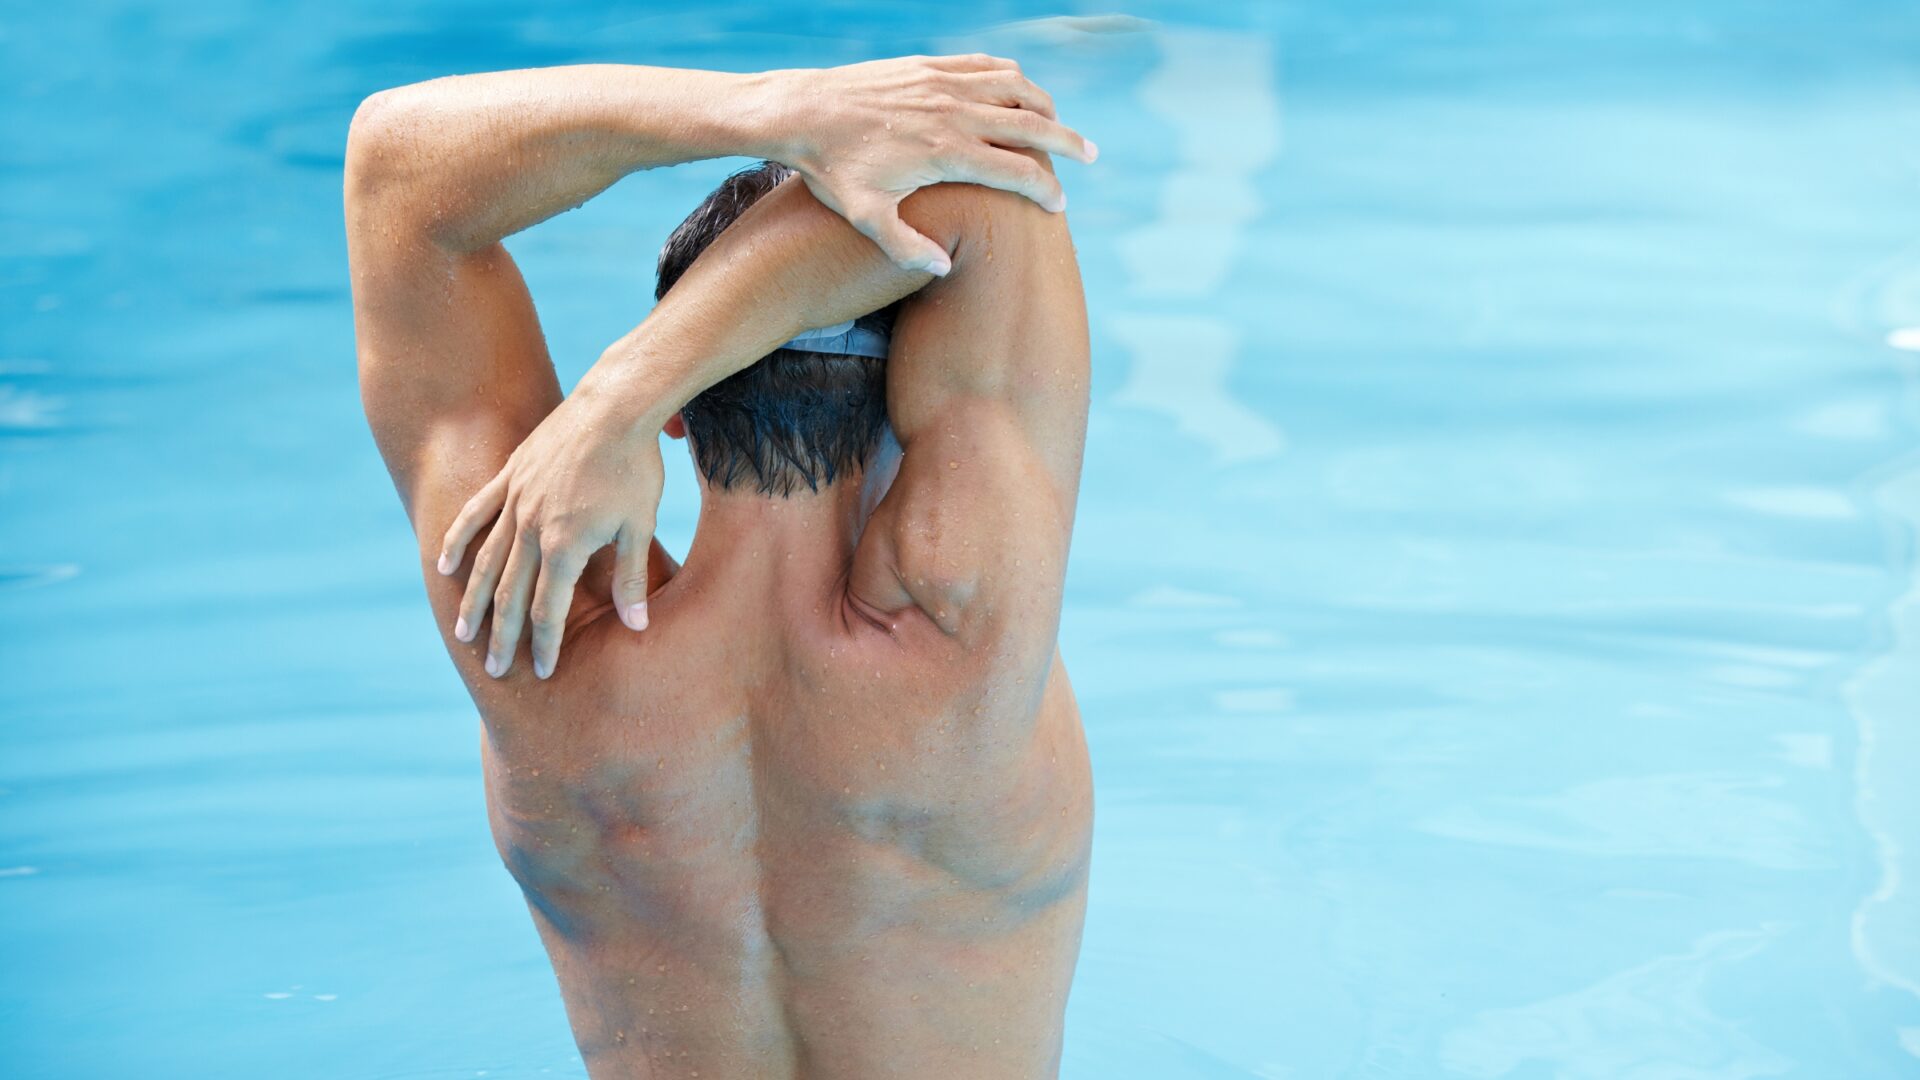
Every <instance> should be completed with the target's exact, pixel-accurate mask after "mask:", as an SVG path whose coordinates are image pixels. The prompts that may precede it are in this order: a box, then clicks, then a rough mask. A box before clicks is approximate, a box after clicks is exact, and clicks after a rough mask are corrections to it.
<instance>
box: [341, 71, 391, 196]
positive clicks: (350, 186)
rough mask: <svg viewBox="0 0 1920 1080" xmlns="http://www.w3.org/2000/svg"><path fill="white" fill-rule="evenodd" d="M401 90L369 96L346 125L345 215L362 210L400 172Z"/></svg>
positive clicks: (389, 187)
mask: <svg viewBox="0 0 1920 1080" xmlns="http://www.w3.org/2000/svg"><path fill="white" fill-rule="evenodd" d="M404 90H405V88H404V87H402V88H400V89H396V90H381V91H379V92H378V93H375V94H371V95H369V96H368V97H367V99H366V100H364V101H362V102H361V103H360V107H359V108H357V109H355V110H354V111H353V122H352V123H350V124H348V125H347V154H346V170H345V172H346V175H345V195H346V201H347V210H348V213H350V214H351V213H353V212H355V210H356V208H358V209H360V210H365V209H366V208H367V207H369V206H371V205H372V204H373V203H374V202H376V201H377V200H378V198H379V197H380V196H381V195H382V194H383V193H386V192H389V191H391V190H392V188H393V187H394V181H395V180H396V179H397V178H398V177H399V176H400V174H401V173H402V172H403V171H404V170H403V165H402V157H401V152H400V150H401V146H402V140H401V136H400V132H401V129H402V128H403V126H404V124H405V120H404V118H403V117H404V114H405V111H406V106H405V103H404V101H403V100H402V99H401V98H402V94H403V92H404Z"/></svg>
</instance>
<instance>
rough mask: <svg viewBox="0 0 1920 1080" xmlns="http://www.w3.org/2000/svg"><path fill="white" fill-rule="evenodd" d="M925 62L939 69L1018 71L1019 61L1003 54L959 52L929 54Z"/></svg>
mask: <svg viewBox="0 0 1920 1080" xmlns="http://www.w3.org/2000/svg"><path fill="white" fill-rule="evenodd" d="M927 63H929V64H932V65H933V66H934V67H937V68H939V69H940V70H941V71H961V72H965V71H1019V70H1020V63H1019V61H1017V60H1009V59H1007V58H1006V57H1004V56H988V55H987V54H986V53H961V54H959V55H956V56H930V57H928V58H927Z"/></svg>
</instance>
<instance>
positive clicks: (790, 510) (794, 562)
mask: <svg viewBox="0 0 1920 1080" xmlns="http://www.w3.org/2000/svg"><path fill="white" fill-rule="evenodd" d="M861 495H862V476H861V475H860V474H859V473H857V472H856V473H854V474H852V475H848V476H842V477H840V478H839V479H838V480H837V481H835V482H834V483H831V484H822V485H821V486H820V487H819V489H818V490H817V491H816V490H810V489H808V488H807V487H805V486H804V485H802V486H801V487H799V488H798V489H796V490H795V491H794V492H793V493H792V494H790V495H768V494H763V493H761V492H759V491H757V490H755V489H754V488H752V487H750V486H741V487H736V488H733V489H725V488H721V487H718V486H717V485H714V484H711V483H702V485H701V491H700V520H699V524H698V525H697V526H696V527H695V532H694V538H693V545H692V547H691V548H690V549H689V550H688V552H687V563H688V566H689V568H701V567H706V568H711V569H714V570H719V571H721V572H724V573H725V574H726V575H727V576H728V577H730V578H735V579H739V578H741V577H751V578H755V579H759V578H764V579H765V580H766V581H767V582H768V584H770V585H779V584H781V583H783V582H789V581H793V580H795V579H797V578H805V579H813V578H816V577H821V576H835V575H838V574H840V573H843V572H844V571H845V570H846V567H847V560H848V559H850V558H851V557H852V555H853V548H854V545H855V544H856V543H858V542H859V539H860V529H861V526H862V525H863V524H864V519H865V514H864V512H863V510H864V505H863V500H862V498H861Z"/></svg>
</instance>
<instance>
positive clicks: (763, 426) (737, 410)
mask: <svg viewBox="0 0 1920 1080" xmlns="http://www.w3.org/2000/svg"><path fill="white" fill-rule="evenodd" d="M790 175H792V170H791V169H789V168H787V167H786V166H785V165H781V164H778V163H777V162H771V161H766V162H762V163H760V164H759V165H755V166H752V167H751V168H747V169H743V170H742V171H740V172H737V173H734V174H733V175H732V176H729V177H727V178H726V180H724V181H722V182H721V184H720V186H719V187H717V188H715V189H714V191H713V193H712V194H711V195H708V196H707V198H706V200H705V201H703V202H702V203H701V204H700V205H699V206H698V207H696V208H695V209H694V211H693V213H691V214H689V215H687V219H686V220H685V221H683V222H681V223H680V225H679V227H678V228H676V229H674V230H673V235H671V236H669V237H667V242H666V245H665V246H664V247H663V248H661V250H660V264H659V283H658V284H657V285H656V286H655V289H654V296H655V298H656V299H657V298H659V297H662V296H665V295H666V294H667V290H669V289H671V288H673V285H674V283H675V282H677V281H679V280H680V277H681V275H682V274H684V273H686V271H687V268H688V267H690V266H692V265H693V261H694V260H695V259H696V258H698V257H699V255H700V253H701V252H702V251H705V250H706V249H707V245H708V244H711V243H712V242H713V241H714V239H715V238H716V237H718V236H719V235H720V234H721V233H722V232H724V231H725V230H726V228H727V226H729V225H731V224H733V223H734V221H735V220H737V219H738V218H739V217H740V215H741V214H743V213H745V212H746V210H747V208H748V207H749V206H752V205H753V204H754V203H755V202H756V201H757V200H759V199H760V197H761V196H763V195H765V194H766V193H768V192H769V191H772V190H773V189H774V188H775V187H776V186H778V185H779V183H780V182H781V181H782V180H785V179H786V178H787V177H788V176H790ZM893 311H894V309H893V308H886V309H883V310H881V311H877V312H874V313H873V314H871V315H864V316H862V317H861V318H860V319H858V320H856V322H855V325H856V326H858V327H862V328H866V329H871V330H876V331H878V332H880V333H883V334H884V333H887V332H889V331H890V330H891V329H892V325H893ZM680 415H681V418H682V419H683V420H684V421H685V423H686V426H687V438H688V439H689V440H691V442H692V443H693V457H694V463H695V465H696V466H697V467H698V468H699V469H700V472H701V473H702V474H703V475H704V476H705V477H706V478H707V482H708V483H710V484H713V485H715V486H718V487H720V488H734V487H741V486H749V485H750V486H751V487H752V488H753V489H754V490H757V491H759V492H761V493H762V494H767V495H790V494H792V493H793V492H794V490H795V489H796V488H798V487H799V486H800V485H802V484H804V485H805V486H806V487H807V488H808V489H810V490H814V491H817V490H819V488H820V486H821V485H822V484H831V483H833V481H834V479H835V478H836V477H838V476H840V475H841V474H843V473H846V472H848V471H851V470H854V469H858V468H861V467H863V466H864V465H865V464H866V462H867V459H868V458H869V457H870V456H871V455H872V453H873V450H874V448H875V446H877V445H878V443H879V441H880V436H881V434H882V432H884V431H885V429H886V424H887V385H886V361H884V360H879V359H874V358H871V357H865V356H842V355H838V354H834V353H818V352H807V351H803V350H799V349H784V348H783V349H775V350H774V351H773V352H772V353H769V354H768V355H767V356H765V357H763V358H761V359H760V360H759V361H757V362H755V363H753V364H751V365H749V366H748V367H746V368H744V369H742V370H741V371H738V372H736V373H734V374H733V375H731V376H729V377H727V378H725V379H723V380H721V381H720V382H718V383H715V384H714V385H713V386H712V387H709V388H708V389H707V390H705V391H703V392H702V393H701V394H699V395H698V396H697V397H695V398H694V399H693V400H692V401H689V402H687V404H686V405H685V406H684V407H683V408H682V409H681V410H680Z"/></svg>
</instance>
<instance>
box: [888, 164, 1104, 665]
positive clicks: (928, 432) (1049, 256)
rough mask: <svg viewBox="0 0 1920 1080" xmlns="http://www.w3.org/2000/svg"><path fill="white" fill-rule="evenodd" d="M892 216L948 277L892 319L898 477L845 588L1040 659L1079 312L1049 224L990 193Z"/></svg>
mask: <svg viewBox="0 0 1920 1080" xmlns="http://www.w3.org/2000/svg"><path fill="white" fill-rule="evenodd" d="M902 210H903V216H904V217H905V218H906V219H907V221H908V222H909V223H910V224H912V225H914V226H915V227H916V228H918V229H920V230H922V231H923V232H926V233H928V235H931V236H934V237H935V239H939V240H945V241H946V242H947V243H948V245H949V247H950V249H951V250H952V251H953V253H954V269H953V272H952V273H951V274H949V275H948V276H947V277H945V278H943V279H940V280H939V281H936V282H934V283H933V284H932V285H929V286H928V287H927V288H925V289H923V290H921V291H920V292H919V293H916V294H915V295H914V296H912V297H910V298H909V299H908V300H907V301H906V302H905V303H904V304H903V305H902V308H901V311H900V315H899V318H898V320H897V321H896V324H895V329H894V337H893V345H892V348H891V351H890V356H889V358H888V368H887V409H888V415H889V419H890V421H891V422H892V424H893V426H894V430H895V433H896V435H897V436H898V437H899V439H900V444H901V448H902V451H903V456H902V459H901V463H900V471H899V474H898V476H897V477H896V478H895V480H894V482H893V486H892V487H891V489H890V490H889V491H888V494H887V496H886V498H885V499H884V500H882V502H881V504H880V506H879V507H878V508H876V510H875V511H874V514H873V516H872V518H871V519H870V520H869V522H868V526H867V530H866V532H865V533H864V534H863V536H862V539H861V544H860V549H859V550H858V551H857V552H856V554H855V562H854V572H853V577H852V583H851V584H852V588H853V589H854V590H855V592H856V595H858V596H859V597H860V599H862V600H863V601H865V602H867V603H869V604H871V605H873V606H875V607H878V608H880V609H882V610H900V609H902V608H906V607H914V608H918V609H919V610H921V611H923V612H924V613H925V614H926V615H927V617H928V618H930V619H931V620H932V621H933V622H934V623H935V624H936V625H937V626H939V627H940V629H941V630H943V631H945V632H946V633H947V634H948V635H950V636H952V637H955V638H958V639H960V640H961V642H962V643H963V644H982V643H987V642H992V643H996V644H999V645H1000V646H1002V647H1003V648H1005V649H1007V650H1010V651H1013V652H1017V653H1021V654H1023V655H1025V656H1026V657H1027V658H1029V659H1031V660H1032V661H1033V662H1036V663H1037V662H1042V660H1043V659H1050V658H1051V656H1052V652H1053V644H1054V638H1055V634H1056V631H1057V627H1058V621H1059V613H1060V601H1061V592H1062V588H1063V585H1064V581H1065V574H1066V560H1067V548H1068V541H1069V538H1070V536H1071V533H1072V528H1073V512H1074V503H1075V500H1076V498H1077V495H1078V490H1079V482H1080V461H1081V452H1082V449H1083V447H1084V444H1085V441H1086V414H1087V391H1088V381H1089V371H1088V343H1087V323H1086V303H1085V299H1084V296H1083V294H1082V291H1081V286H1080V275H1079V270H1078V267H1077V265H1076V262H1075V259H1074V254H1073V246H1072V241H1071V239H1070V237H1069V236H1068V234H1067V228H1066V221H1065V218H1064V216H1063V215H1059V214H1049V213H1046V212H1045V211H1042V210H1040V209H1039V208H1038V207H1035V206H1033V205H1032V204H1031V203H1029V202H1027V201H1026V200H1024V199H1021V198H1018V197H1016V196H1011V195H1007V194H1006V193H1004V192H997V191H988V190H986V189H982V188H977V187H972V186H966V185H942V186H939V187H935V188H928V189H925V190H923V191H921V192H919V193H917V194H916V195H915V196H913V197H912V198H910V199H908V200H907V202H906V203H905V204H904V205H903V207H902Z"/></svg>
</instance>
